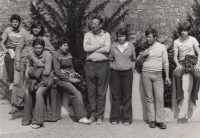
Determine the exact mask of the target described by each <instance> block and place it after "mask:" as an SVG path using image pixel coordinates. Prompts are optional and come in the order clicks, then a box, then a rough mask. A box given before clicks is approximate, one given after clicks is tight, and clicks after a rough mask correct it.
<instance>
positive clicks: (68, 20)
mask: <svg viewBox="0 0 200 138" xmlns="http://www.w3.org/2000/svg"><path fill="white" fill-rule="evenodd" d="M54 2H55V4H56V5H54V6H51V5H50V4H48V3H47V0H46V2H45V1H44V0H38V1H37V3H36V4H33V3H32V2H31V3H30V12H31V17H32V20H41V21H43V23H44V25H45V27H46V28H47V32H48V33H49V35H50V38H51V42H52V45H53V46H54V47H57V46H58V45H61V44H60V42H59V40H60V39H61V38H62V39H63V38H64V39H66V40H68V43H69V51H70V52H71V54H72V56H73V57H74V62H75V66H77V67H75V68H77V69H78V72H79V73H80V74H83V72H84V71H83V64H84V60H85V56H86V54H85V52H84V50H83V37H84V34H85V33H86V31H87V29H86V28H87V27H88V22H89V20H90V19H91V18H92V17H94V16H96V15H100V14H101V13H102V12H103V11H104V9H105V7H106V6H107V4H108V3H109V2H110V1H109V0H107V1H104V2H102V3H101V4H98V5H97V6H96V7H95V8H94V9H93V10H91V11H88V10H89V6H90V3H91V2H92V0H54ZM131 2H132V0H126V1H125V2H124V3H123V4H122V5H120V6H119V7H118V8H117V10H116V11H115V12H114V13H113V15H112V16H111V17H105V22H104V25H103V29H104V30H106V31H108V32H109V33H111V32H112V31H113V30H114V29H115V28H117V27H118V25H119V24H120V22H121V21H123V20H124V19H125V17H126V16H127V15H128V10H125V11H124V9H125V7H126V6H127V5H128V4H130V3H131Z"/></svg>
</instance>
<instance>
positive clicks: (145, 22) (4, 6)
mask: <svg viewBox="0 0 200 138" xmlns="http://www.w3.org/2000/svg"><path fill="white" fill-rule="evenodd" d="M30 1H31V0H0V31H1V32H2V30H4V28H5V27H6V26H8V25H9V18H10V16H11V15H12V14H13V13H18V14H19V15H20V16H21V17H22V18H23V22H28V21H29V20H30V16H29V15H30V12H29V3H30ZM32 1H35V0H32ZM47 1H48V2H50V3H52V2H53V0H46V2H47ZM103 1H104V0H92V3H91V6H90V9H93V8H94V7H95V6H96V5H97V4H99V3H102V2H103ZM123 1H125V0H110V3H109V4H108V5H107V7H106V9H105V13H104V15H105V16H111V14H112V13H113V12H112V11H115V10H116V7H117V6H118V5H119V4H120V3H122V2H123ZM192 2H193V0H133V1H132V3H131V4H130V5H129V6H127V8H129V9H131V10H130V14H129V16H128V18H127V20H126V23H129V24H131V25H132V30H133V31H135V33H137V34H141V33H143V32H144V30H145V29H147V28H148V27H149V24H150V25H151V26H153V27H156V28H157V29H158V30H159V32H160V34H161V35H162V37H163V38H164V39H167V38H169V37H170V36H171V32H172V30H173V29H174V28H175V26H176V20H177V19H181V20H182V19H184V18H185V17H186V12H187V11H188V12H190V13H191V4H192Z"/></svg>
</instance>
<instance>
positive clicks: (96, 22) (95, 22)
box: [91, 19, 102, 32]
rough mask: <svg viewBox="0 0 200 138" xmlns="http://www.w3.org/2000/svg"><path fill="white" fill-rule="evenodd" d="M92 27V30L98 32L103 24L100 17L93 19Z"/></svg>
mask: <svg viewBox="0 0 200 138" xmlns="http://www.w3.org/2000/svg"><path fill="white" fill-rule="evenodd" d="M91 27H92V31H94V32H96V31H98V30H100V29H101V27H102V25H101V24H100V21H99V20H98V19H93V20H92V24H91Z"/></svg>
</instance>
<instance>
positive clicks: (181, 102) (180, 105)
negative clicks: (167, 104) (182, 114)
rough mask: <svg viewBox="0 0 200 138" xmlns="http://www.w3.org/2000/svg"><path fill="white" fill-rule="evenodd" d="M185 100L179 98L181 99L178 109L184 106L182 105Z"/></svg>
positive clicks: (178, 102)
mask: <svg viewBox="0 0 200 138" xmlns="http://www.w3.org/2000/svg"><path fill="white" fill-rule="evenodd" d="M183 101H184V99H179V100H178V101H177V105H178V109H179V110H180V109H181V107H182V105H183Z"/></svg>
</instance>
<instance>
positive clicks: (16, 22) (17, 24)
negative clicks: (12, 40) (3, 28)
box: [11, 20, 20, 28]
mask: <svg viewBox="0 0 200 138" xmlns="http://www.w3.org/2000/svg"><path fill="white" fill-rule="evenodd" d="M11 24H12V27H13V28H17V27H19V24H20V23H19V21H18V20H12V22H11Z"/></svg>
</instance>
